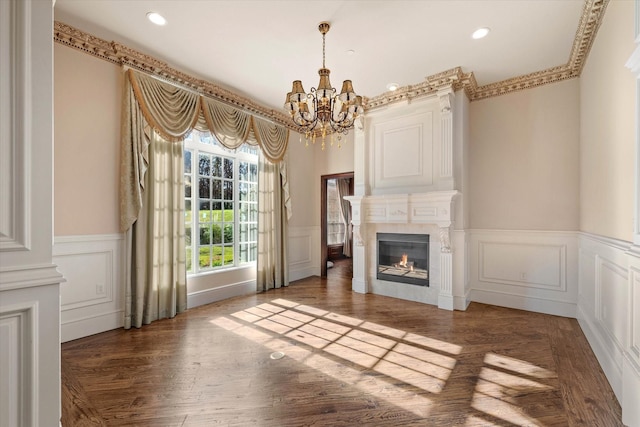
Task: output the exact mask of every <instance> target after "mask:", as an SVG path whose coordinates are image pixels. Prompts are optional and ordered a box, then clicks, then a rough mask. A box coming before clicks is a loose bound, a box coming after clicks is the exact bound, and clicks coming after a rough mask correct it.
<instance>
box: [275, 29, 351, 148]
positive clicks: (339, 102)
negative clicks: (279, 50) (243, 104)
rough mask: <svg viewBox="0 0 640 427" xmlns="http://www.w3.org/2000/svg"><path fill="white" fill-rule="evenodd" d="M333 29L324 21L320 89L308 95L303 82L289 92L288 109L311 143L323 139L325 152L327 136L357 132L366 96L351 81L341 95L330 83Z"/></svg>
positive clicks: (343, 85)
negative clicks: (327, 43)
mask: <svg viewBox="0 0 640 427" xmlns="http://www.w3.org/2000/svg"><path fill="white" fill-rule="evenodd" d="M330 27H331V26H330V25H329V23H328V22H321V23H320V25H318V30H319V31H320V33H322V68H320V69H319V70H318V74H319V75H320V82H319V83H318V88H317V89H316V88H313V87H312V88H311V92H309V93H306V92H305V91H304V89H303V88H302V82H301V81H300V80H295V81H294V82H293V88H292V89H291V92H289V93H287V99H286V101H285V105H284V107H285V109H287V111H289V113H291V118H292V119H293V122H294V123H295V124H296V125H297V126H298V127H299V129H300V133H301V134H302V133H304V135H305V137H306V139H307V144H308V141H309V139H311V141H312V142H313V143H315V138H316V135H321V136H322V149H323V150H324V148H325V137H326V136H327V134H331V136H332V140H331V143H332V144H333V134H334V133H336V134H338V141H340V139H341V135H346V134H347V133H348V132H349V130H350V129H353V125H354V121H355V119H356V118H357V117H358V116H359V115H360V114H362V112H363V107H362V97H361V96H358V95H356V93H355V92H354V91H353V85H352V84H351V80H345V81H344V82H343V83H342V91H341V92H340V93H339V94H338V93H337V91H336V89H335V88H333V87H331V83H330V82H329V73H330V72H331V71H329V69H328V68H326V67H325V63H324V57H325V35H326V34H327V32H328V31H329V28H330Z"/></svg>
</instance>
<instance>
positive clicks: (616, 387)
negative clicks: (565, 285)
mask: <svg viewBox="0 0 640 427" xmlns="http://www.w3.org/2000/svg"><path fill="white" fill-rule="evenodd" d="M578 323H579V324H580V328H581V329H582V333H584V335H585V337H586V338H587V341H588V342H589V345H590V346H591V350H593V354H595V356H596V359H598V363H600V367H601V368H602V370H603V371H604V374H605V376H606V377H607V380H608V381H609V384H610V385H611V388H612V389H613V392H614V394H615V395H616V398H617V399H618V401H619V402H622V371H621V366H620V363H618V362H616V359H620V360H621V359H622V351H621V350H620V349H619V348H617V347H615V346H611V345H607V344H605V341H604V340H603V339H602V336H601V335H600V333H599V332H598V330H597V328H596V326H595V325H594V324H593V323H592V321H591V320H590V319H589V317H588V316H587V315H586V313H585V312H584V311H583V310H582V307H580V306H578Z"/></svg>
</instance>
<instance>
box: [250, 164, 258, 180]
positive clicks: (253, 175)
mask: <svg viewBox="0 0 640 427" xmlns="http://www.w3.org/2000/svg"><path fill="white" fill-rule="evenodd" d="M249 181H251V182H258V165H256V164H255V163H253V164H251V166H250V167H249Z"/></svg>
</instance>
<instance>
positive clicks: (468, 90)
mask: <svg viewBox="0 0 640 427" xmlns="http://www.w3.org/2000/svg"><path fill="white" fill-rule="evenodd" d="M609 1H610V0H586V1H585V3H584V6H583V8H582V15H581V16H580V21H579V24H578V29H577V30H576V35H575V38H574V40H573V45H572V48H571V53H570V55H569V60H568V61H567V63H566V64H564V65H559V66H556V67H551V68H547V69H545V70H541V71H536V72H533V73H530V74H525V75H523V76H518V77H513V78H510V79H507V80H502V81H499V82H495V83H490V84H487V85H484V86H478V84H477V82H476V79H475V76H474V74H473V72H470V73H464V72H463V71H462V69H461V68H460V67H456V68H453V69H451V70H448V71H444V72H442V73H438V74H434V75H432V76H427V77H426V78H425V80H424V81H423V82H422V83H418V84H416V85H409V86H405V87H401V88H398V89H397V90H396V91H394V92H385V93H383V94H382V95H379V96H376V97H374V98H367V99H365V106H366V109H374V108H379V107H382V106H385V105H387V104H391V103H394V102H399V101H411V100H412V99H414V98H418V97H422V96H429V95H434V94H435V93H436V92H437V90H438V89H441V88H444V87H446V86H451V87H452V88H453V89H454V90H456V91H457V90H460V89H462V90H464V92H465V94H466V95H467V97H468V98H469V100H470V101H477V100H481V99H486V98H491V97H494V96H500V95H505V94H507V93H512V92H516V91H519V90H523V89H530V88H534V87H538V86H542V85H545V84H549V83H555V82H559V81H562V80H566V79H572V78H576V77H580V73H582V68H583V67H584V64H585V62H586V60H587V56H588V55H589V51H590V50H591V46H592V45H593V41H594V40H595V37H596V33H597V32H598V28H599V27H600V24H601V23H602V17H603V15H604V12H605V9H606V7H607V5H608V4H609Z"/></svg>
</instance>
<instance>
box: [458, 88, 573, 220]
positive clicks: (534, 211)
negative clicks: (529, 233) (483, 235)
mask: <svg viewBox="0 0 640 427" xmlns="http://www.w3.org/2000/svg"><path fill="white" fill-rule="evenodd" d="M578 108H579V83H578V80H577V79H572V80H568V81H564V82H559V83H554V84H550V85H544V86H541V87H538V88H535V89H529V90H525V91H520V92H515V93H512V94H509V95H503V96H498V97H494V98H489V99H486V100H482V101H475V102H472V103H471V104H470V107H469V119H470V129H469V130H470V141H469V159H468V161H469V215H470V217H469V222H470V227H471V228H476V229H505V230H577V229H578V221H579V210H578V209H579V200H578V197H579V169H578V168H579V162H578V151H579V128H580V125H579V118H580V117H579V111H578Z"/></svg>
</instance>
